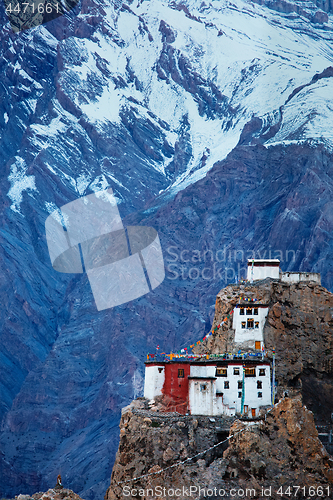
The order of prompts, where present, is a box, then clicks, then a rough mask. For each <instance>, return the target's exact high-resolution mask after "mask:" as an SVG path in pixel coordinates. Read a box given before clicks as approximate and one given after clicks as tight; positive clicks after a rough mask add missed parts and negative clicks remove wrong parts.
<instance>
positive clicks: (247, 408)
mask: <svg viewBox="0 0 333 500" xmlns="http://www.w3.org/2000/svg"><path fill="white" fill-rule="evenodd" d="M248 411H249V405H244V413H247V412H248Z"/></svg>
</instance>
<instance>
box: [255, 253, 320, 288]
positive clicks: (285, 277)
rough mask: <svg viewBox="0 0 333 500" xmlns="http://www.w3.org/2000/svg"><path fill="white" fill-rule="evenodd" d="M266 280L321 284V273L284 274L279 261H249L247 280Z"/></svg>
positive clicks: (288, 272)
mask: <svg viewBox="0 0 333 500" xmlns="http://www.w3.org/2000/svg"><path fill="white" fill-rule="evenodd" d="M266 278H273V279H277V280H278V279H279V280H281V281H282V282H284V283H291V284H292V283H299V282H300V281H314V282H315V283H318V284H319V285H320V284H321V277H320V273H305V272H290V271H287V272H282V271H281V270H280V261H279V259H248V261H247V280H248V281H250V282H252V281H257V280H264V279H266Z"/></svg>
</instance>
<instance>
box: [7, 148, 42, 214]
mask: <svg viewBox="0 0 333 500" xmlns="http://www.w3.org/2000/svg"><path fill="white" fill-rule="evenodd" d="M15 159H16V162H15V163H14V164H13V165H12V166H11V168H10V174H9V177H8V180H9V182H10V185H11V187H10V189H9V191H8V193H7V196H8V198H10V199H11V201H12V204H11V206H10V208H11V209H12V210H13V212H17V213H21V211H20V204H21V203H22V200H23V197H22V193H23V192H24V191H27V192H28V194H29V195H30V196H32V193H31V191H37V188H36V185H35V176H34V175H26V171H27V169H28V167H27V165H26V164H25V161H24V160H23V158H20V157H17V156H16V157H15Z"/></svg>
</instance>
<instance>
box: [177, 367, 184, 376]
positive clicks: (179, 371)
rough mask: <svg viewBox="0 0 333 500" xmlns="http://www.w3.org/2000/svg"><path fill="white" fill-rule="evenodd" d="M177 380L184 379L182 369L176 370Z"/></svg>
mask: <svg viewBox="0 0 333 500" xmlns="http://www.w3.org/2000/svg"><path fill="white" fill-rule="evenodd" d="M178 378H184V369H183V368H179V369H178Z"/></svg>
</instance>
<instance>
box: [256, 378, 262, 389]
mask: <svg viewBox="0 0 333 500" xmlns="http://www.w3.org/2000/svg"><path fill="white" fill-rule="evenodd" d="M257 389H262V382H261V380H257Z"/></svg>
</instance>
